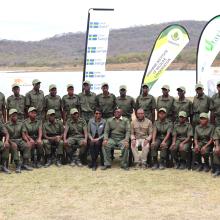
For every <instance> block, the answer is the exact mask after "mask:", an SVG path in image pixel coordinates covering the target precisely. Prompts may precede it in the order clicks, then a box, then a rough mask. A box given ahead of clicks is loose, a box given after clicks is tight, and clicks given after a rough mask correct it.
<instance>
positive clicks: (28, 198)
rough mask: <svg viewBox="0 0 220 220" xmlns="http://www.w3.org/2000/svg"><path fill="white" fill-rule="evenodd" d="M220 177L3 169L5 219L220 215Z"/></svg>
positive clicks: (0, 206)
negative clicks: (9, 172)
mask: <svg viewBox="0 0 220 220" xmlns="http://www.w3.org/2000/svg"><path fill="white" fill-rule="evenodd" d="M219 186H220V178H212V177H211V174H210V173H208V174H207V173H198V172H192V171H177V170H174V169H167V170H164V171H159V170H158V171H152V170H150V169H146V170H143V169H140V170H132V169H131V170H130V171H124V170H121V169H120V168H119V164H118V162H115V164H114V166H113V168H112V169H111V170H106V171H102V170H100V169H98V170H97V171H96V172H94V171H92V170H90V169H88V168H87V167H83V168H78V167H74V168H72V167H70V166H68V165H66V166H63V167H61V168H57V167H55V166H51V167H50V168H42V169H39V170H34V171H32V172H27V171H26V172H25V171H24V172H22V174H15V173H13V174H11V175H5V174H3V173H0V195H1V196H0V219H1V220H6V219H10V220H15V219H16V220H18V219H19V220H24V219H25V220H29V219H31V220H41V219H42V220H44V219H61V220H87V219H90V220H93V219H100V220H115V219H117V220H124V219H127V220H136V219H141V220H145V219H169V220H172V219H200V220H201V219H210V220H215V219H216V220H218V219H220V187H219Z"/></svg>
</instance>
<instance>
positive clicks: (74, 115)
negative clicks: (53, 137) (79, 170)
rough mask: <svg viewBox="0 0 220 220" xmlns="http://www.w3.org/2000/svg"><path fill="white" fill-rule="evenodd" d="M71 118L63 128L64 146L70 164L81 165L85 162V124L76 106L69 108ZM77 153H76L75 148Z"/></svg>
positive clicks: (86, 135) (86, 137)
mask: <svg viewBox="0 0 220 220" xmlns="http://www.w3.org/2000/svg"><path fill="white" fill-rule="evenodd" d="M70 114H71V118H70V120H68V121H67V123H66V125H65V130H64V137H63V140H64V148H65V151H66V154H67V156H68V157H69V159H70V160H71V164H70V165H71V166H75V165H77V166H79V167H81V166H82V163H85V162H86V156H87V155H86V154H85V152H86V148H87V139H88V132H87V125H86V121H85V120H84V119H82V118H80V117H79V112H78V110H77V109H76V108H72V109H71V110H70ZM78 148H79V153H78V155H77V149H78Z"/></svg>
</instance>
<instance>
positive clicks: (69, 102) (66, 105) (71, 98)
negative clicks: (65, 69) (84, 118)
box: [62, 84, 80, 124]
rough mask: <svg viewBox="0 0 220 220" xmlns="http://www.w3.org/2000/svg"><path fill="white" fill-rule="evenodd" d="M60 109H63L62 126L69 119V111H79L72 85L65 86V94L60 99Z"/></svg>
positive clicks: (77, 99) (77, 97) (78, 103)
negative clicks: (73, 109)
mask: <svg viewBox="0 0 220 220" xmlns="http://www.w3.org/2000/svg"><path fill="white" fill-rule="evenodd" d="M62 108H63V122H64V123H63V124H65V123H66V121H67V120H68V119H69V118H71V116H70V109H72V108H76V109H78V110H79V109H80V102H79V96H78V95H76V94H74V86H73V84H68V85H67V94H66V95H64V96H63V98H62Z"/></svg>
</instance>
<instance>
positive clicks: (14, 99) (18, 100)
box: [6, 83, 25, 121]
mask: <svg viewBox="0 0 220 220" xmlns="http://www.w3.org/2000/svg"><path fill="white" fill-rule="evenodd" d="M12 92H13V95H11V96H9V97H8V98H7V104H6V106H7V119H8V120H9V110H10V109H12V108H14V109H16V110H17V111H18V112H17V117H18V120H20V121H23V120H24V118H25V97H24V96H23V95H20V87H19V84H17V83H14V84H13V85H12Z"/></svg>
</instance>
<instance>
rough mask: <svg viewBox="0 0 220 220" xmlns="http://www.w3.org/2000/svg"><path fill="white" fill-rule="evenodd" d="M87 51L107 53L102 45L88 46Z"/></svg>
mask: <svg viewBox="0 0 220 220" xmlns="http://www.w3.org/2000/svg"><path fill="white" fill-rule="evenodd" d="M87 53H107V49H103V48H102V47H88V49H87Z"/></svg>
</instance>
